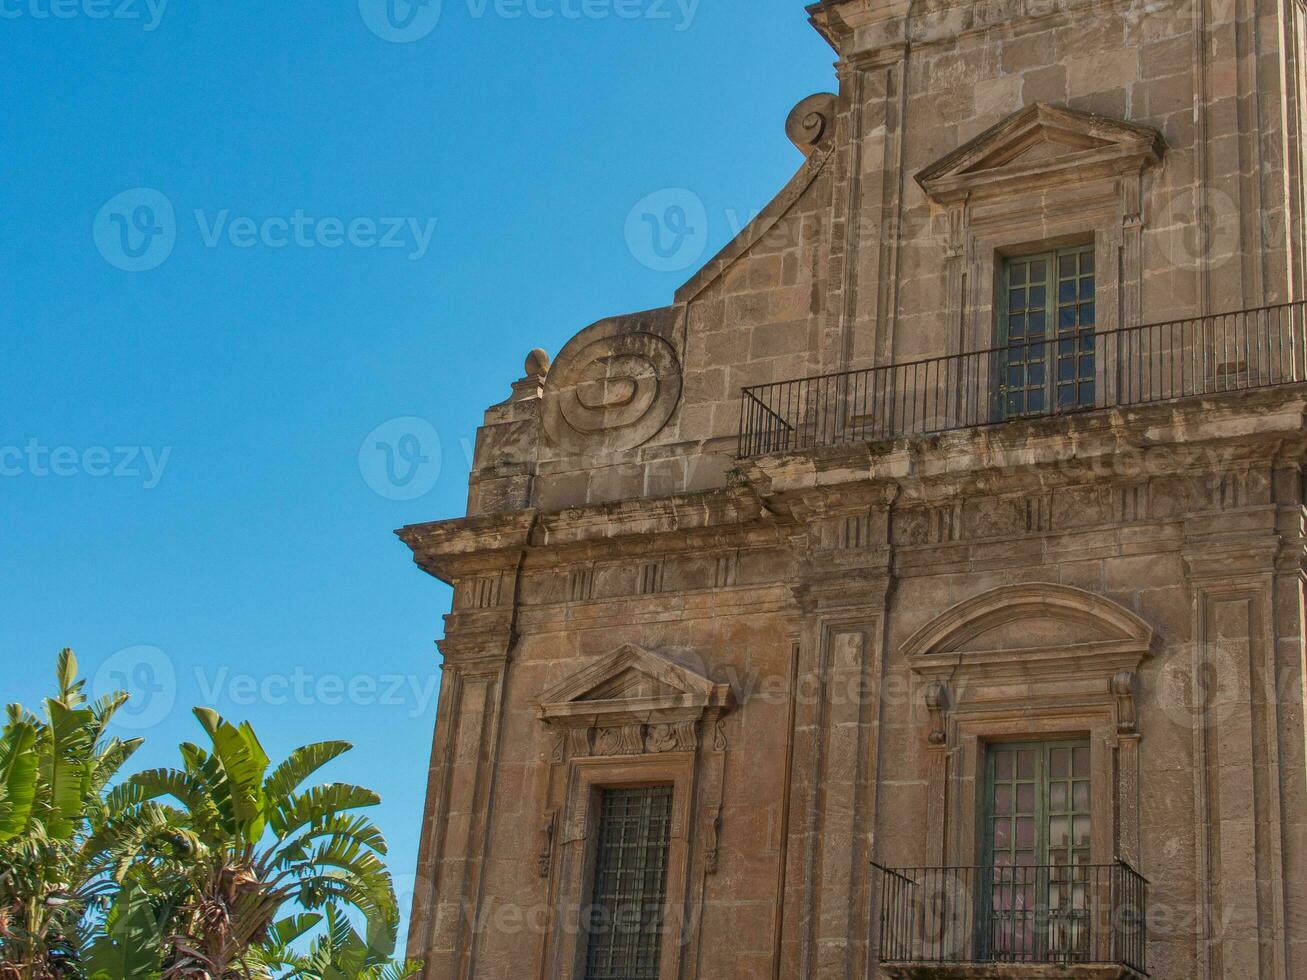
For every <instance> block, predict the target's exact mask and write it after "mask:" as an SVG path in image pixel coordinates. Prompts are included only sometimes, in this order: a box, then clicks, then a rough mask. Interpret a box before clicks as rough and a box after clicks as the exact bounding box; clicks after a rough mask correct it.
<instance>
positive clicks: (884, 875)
mask: <svg viewBox="0 0 1307 980" xmlns="http://www.w3.org/2000/svg"><path fill="white" fill-rule="evenodd" d="M874 868H875V871H876V873H877V877H878V879H879V887H878V889H877V902H876V912H875V920H876V921H875V922H874V923H873V926H874V931H873V936H874V939H875V942H876V946H875V949H876V951H877V955H878V957H879V961H880V963H881V965H882V966H891V967H892V966H894V965H901V966H904V967H909V968H910V967H917V966H926V965H930V964H951V965H955V966H977V967H978V966H988V965H996V964H1012V963H1024V964H1031V965H1040V964H1042V965H1046V966H1058V967H1064V966H1069V965H1072V964H1075V965H1085V966H1089V965H1095V964H1098V965H1112V966H1116V967H1125V968H1127V969H1129V970H1132V971H1134V973H1136V974H1139V975H1140V976H1146V975H1147V972H1148V971H1147V948H1148V926H1147V903H1148V882H1147V881H1146V880H1145V879H1144V878H1143V877H1142V876H1141V875H1140V874H1138V873H1137V872H1136V871H1135V870H1134V869H1133V868H1131V867H1130V866H1129V865H1128V864H1126V863H1125V862H1123V861H1118V862H1117V863H1116V864H1106V865H1079V866H1072V865H1040V866H1006V867H957V868H882V867H880V866H879V865H875V866H874Z"/></svg>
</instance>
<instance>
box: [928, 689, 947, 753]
mask: <svg viewBox="0 0 1307 980" xmlns="http://www.w3.org/2000/svg"><path fill="white" fill-rule="evenodd" d="M926 710H927V711H929V712H930V736H929V738H928V739H927V740H928V741H929V742H930V744H931V745H945V744H947V742H948V730H947V729H946V727H945V718H946V714H947V712H948V686H947V685H945V684H944V683H942V682H940V681H934V682H932V683H931V684H929V685H927V687H926Z"/></svg>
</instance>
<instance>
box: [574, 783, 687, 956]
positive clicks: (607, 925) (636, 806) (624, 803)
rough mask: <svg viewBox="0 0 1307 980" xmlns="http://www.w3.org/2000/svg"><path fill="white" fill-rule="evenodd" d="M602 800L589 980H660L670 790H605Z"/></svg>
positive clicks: (588, 950) (588, 951) (589, 925)
mask: <svg viewBox="0 0 1307 980" xmlns="http://www.w3.org/2000/svg"><path fill="white" fill-rule="evenodd" d="M598 794H599V801H598V803H599V821H598V833H597V842H596V847H595V861H594V884H593V887H592V889H591V896H592V897H591V907H590V909H589V910H588V913H587V916H586V920H587V928H588V931H589V935H588V938H587V947H586V967H585V980H658V974H659V968H660V960H661V955H662V933H663V907H664V904H665V903H666V900H667V862H668V857H669V855H670V852H671V839H672V837H671V831H672V787H671V786H635V787H623V788H612V789H608V788H604V789H600V790H599V791H598Z"/></svg>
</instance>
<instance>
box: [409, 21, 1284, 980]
mask: <svg viewBox="0 0 1307 980" xmlns="http://www.w3.org/2000/svg"><path fill="white" fill-rule="evenodd" d="M809 14H810V16H811V20H812V23H813V25H814V26H815V27H816V29H817V30H818V31H820V32H821V34H822V35H823V36H824V37H825V38H826V39H827V40H828V41H829V42H830V44H831V46H832V48H834V50H835V52H836V54H837V56H838V60H837V63H836V76H837V78H836V81H837V84H836V85H835V86H834V87H836V89H837V91H836V92H835V93H833V94H823V95H816V96H812V97H810V98H808V99H805V100H804V101H803V102H802V103H800V105H799V106H798V108H796V109H795V111H794V113H793V114H792V115H791V116H790V118H789V121H788V123H787V125H786V131H787V133H788V135H789V136H790V138H791V139H792V140H793V141H794V142H795V144H796V145H797V146H798V147H799V149H800V151H801V152H802V154H803V159H804V162H803V163H802V166H800V167H799V169H798V172H797V173H796V175H795V176H794V178H793V179H792V180H791V181H790V183H789V184H788V185H787V186H786V187H785V188H784V189H783V190H782V191H781V192H780V194H779V196H778V197H777V198H776V199H775V200H774V201H773V202H772V203H771V204H770V205H769V206H768V207H767V208H766V209H765V210H763V211H762V212H761V213H760V215H759V217H758V218H757V219H756V220H755V221H754V222H753V223H752V224H751V225H750V226H749V227H747V228H746V229H745V230H744V231H743V232H742V233H741V234H740V235H739V236H738V238H737V239H736V240H735V241H733V242H731V243H730V244H729V245H728V246H727V247H726V248H725V249H724V250H723V252H722V253H721V254H719V255H718V256H717V257H716V258H714V259H713V260H712V261H710V262H709V263H708V264H707V265H706V266H705V267H704V268H703V269H702V270H701V271H700V272H698V274H696V275H695V276H694V277H693V278H692V279H691V280H690V281H689V282H687V283H686V284H685V285H684V286H683V287H681V288H680V289H679V290H678V291H677V293H676V295H675V297H674V301H673V303H672V304H671V305H669V306H667V307H664V308H662V309H657V310H650V311H647V312H642V313H636V314H631V315H625V316H616V317H613V318H611V319H607V320H603V321H601V322H599V323H596V324H594V325H592V326H589V327H587V328H585V329H584V330H582V331H581V332H580V333H578V334H577V335H576V336H575V337H574V338H573V339H572V340H571V341H569V342H568V343H567V345H566V346H565V347H564V348H563V349H562V350H561V351H560V352H559V353H558V354H557V356H556V357H555V358H554V360H553V362H552V364H551V363H550V360H549V358H548V357H547V356H545V355H544V354H543V353H542V352H534V353H533V354H532V356H531V357H530V358H529V359H528V362H527V370H526V374H525V376H524V377H523V378H522V379H520V380H519V381H517V382H516V383H514V384H513V386H512V394H511V396H510V397H509V398H508V399H507V400H506V401H504V402H503V403H501V404H498V405H495V406H493V407H492V408H490V409H489V411H488V412H487V414H486V418H485V425H484V427H483V428H482V429H481V430H480V432H479V435H478V440H477V448H476V456H475V463H474V468H473V474H472V478H471V487H470V494H469V500H468V514H467V516H466V517H464V518H460V519H457V520H448V521H440V522H437V523H431V524H423V525H418V526H413V527H409V528H406V529H404V530H403V531H401V532H400V534H401V537H402V538H403V540H404V541H405V542H406V543H407V544H408V545H409V546H410V547H411V548H412V550H413V553H414V555H415V558H416V561H417V563H418V565H419V566H420V567H421V568H422V569H424V570H425V571H427V572H428V573H430V574H431V575H434V576H436V577H437V578H439V579H441V580H443V581H445V582H448V583H450V584H452V585H453V587H454V590H455V592H454V596H455V598H454V606H453V611H452V612H451V613H450V614H449V616H448V617H447V620H446V627H445V633H444V637H443V639H442V640H441V641H440V649H441V652H442V654H443V657H444V666H443V684H442V690H441V701H440V708H439V716H438V721H437V725H436V733H435V744H434V752H433V756H432V762H431V768H430V773H429V785H430V789H429V796H428V801H427V808H426V816H425V822H424V825H423V834H422V853H421V858H420V867H419V874H418V878H419V889H418V895H417V898H416V900H415V905H414V915H413V926H412V932H411V941H410V951H411V953H412V954H413V955H414V956H418V957H422V958H423V959H425V961H426V971H425V974H424V976H425V977H427V978H431V980H435V978H441V980H444V978H472V977H475V978H478V980H500V978H503V980H508V978H511V980H521V978H536V980H643V978H658V980H672V978H686V980H690V978H702V980H728V978H730V980H735V978H738V980H763V978H836V977H838V978H841V980H844V978H863V977H880V976H892V977H1031V978H1035V977H1078V978H1099V977H1101V978H1108V977H1111V978H1119V977H1137V976H1143V975H1150V976H1152V977H1155V978H1159V980H1161V978H1167V980H1169V978H1204V980H1216V978H1225V980H1247V978H1289V977H1295V976H1296V977H1307V727H1305V724H1304V716H1303V702H1304V619H1305V617H1307V600H1305V598H1304V543H1305V541H1307V537H1305V531H1304V527H1305V524H1304V520H1305V518H1307V510H1305V509H1304V471H1303V465H1304V458H1305V457H1307V437H1305V435H1304V412H1305V411H1307V320H1305V317H1304V306H1303V303H1302V301H1303V299H1304V286H1303V280H1304V276H1305V275H1307V262H1305V258H1304V256H1305V251H1304V249H1305V247H1307V242H1305V240H1304V209H1305V207H1307V186H1305V185H1304V174H1303V163H1304V144H1303V139H1304V134H1303V124H1304V100H1305V96H1307V86H1305V84H1304V83H1305V78H1307V76H1305V74H1304V65H1303V62H1302V58H1303V56H1304V42H1305V41H1307V15H1305V14H1304V8H1303V7H1302V6H1301V5H1300V4H1299V3H1298V2H1296V0H1220V2H1218V0H1131V2H1112V0H992V2H984V3H981V2H968V0H931V2H928V3H926V2H923V3H916V4H908V3H904V2H901V0H825V2H822V3H818V4H816V5H814V6H813V7H811V8H809Z"/></svg>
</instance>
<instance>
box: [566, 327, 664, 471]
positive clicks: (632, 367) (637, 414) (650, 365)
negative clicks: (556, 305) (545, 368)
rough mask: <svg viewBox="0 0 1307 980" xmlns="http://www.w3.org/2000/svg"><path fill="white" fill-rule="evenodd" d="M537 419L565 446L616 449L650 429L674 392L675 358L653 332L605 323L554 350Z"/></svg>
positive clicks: (649, 434)
mask: <svg viewBox="0 0 1307 980" xmlns="http://www.w3.org/2000/svg"><path fill="white" fill-rule="evenodd" d="M544 397H545V403H544V425H545V431H546V433H547V434H548V436H549V439H550V441H551V442H552V443H553V444H554V445H556V446H558V447H559V448H561V449H564V450H567V451H569V452H598V451H611V452H618V451H621V450H625V449H633V448H635V447H636V446H640V445H642V444H644V443H646V442H648V441H649V440H650V439H652V438H653V437H654V436H655V435H657V434H658V432H660V431H661V430H662V428H663V426H665V425H666V424H667V421H668V420H669V419H670V418H671V416H672V412H674V411H675V410H676V403H677V402H678V401H679V400H680V397H681V364H680V361H679V359H678V358H677V356H676V350H675V348H674V347H672V345H671V344H670V343H669V342H668V341H667V340H665V339H663V338H662V337H660V336H658V335H657V334H653V333H647V332H643V331H638V330H636V331H623V330H620V329H619V328H618V326H617V325H616V324H615V323H613V322H611V321H605V322H602V323H598V324H595V326H593V327H590V328H588V329H587V330H583V331H582V332H581V333H580V334H578V335H577V336H576V337H574V338H573V339H572V340H571V342H569V343H568V345H567V346H566V347H564V348H563V350H562V351H561V352H560V353H559V355H558V359H557V360H556V361H555V362H554V364H553V366H552V367H551V368H550V370H549V377H548V381H547V382H546V383H545V396H544Z"/></svg>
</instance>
